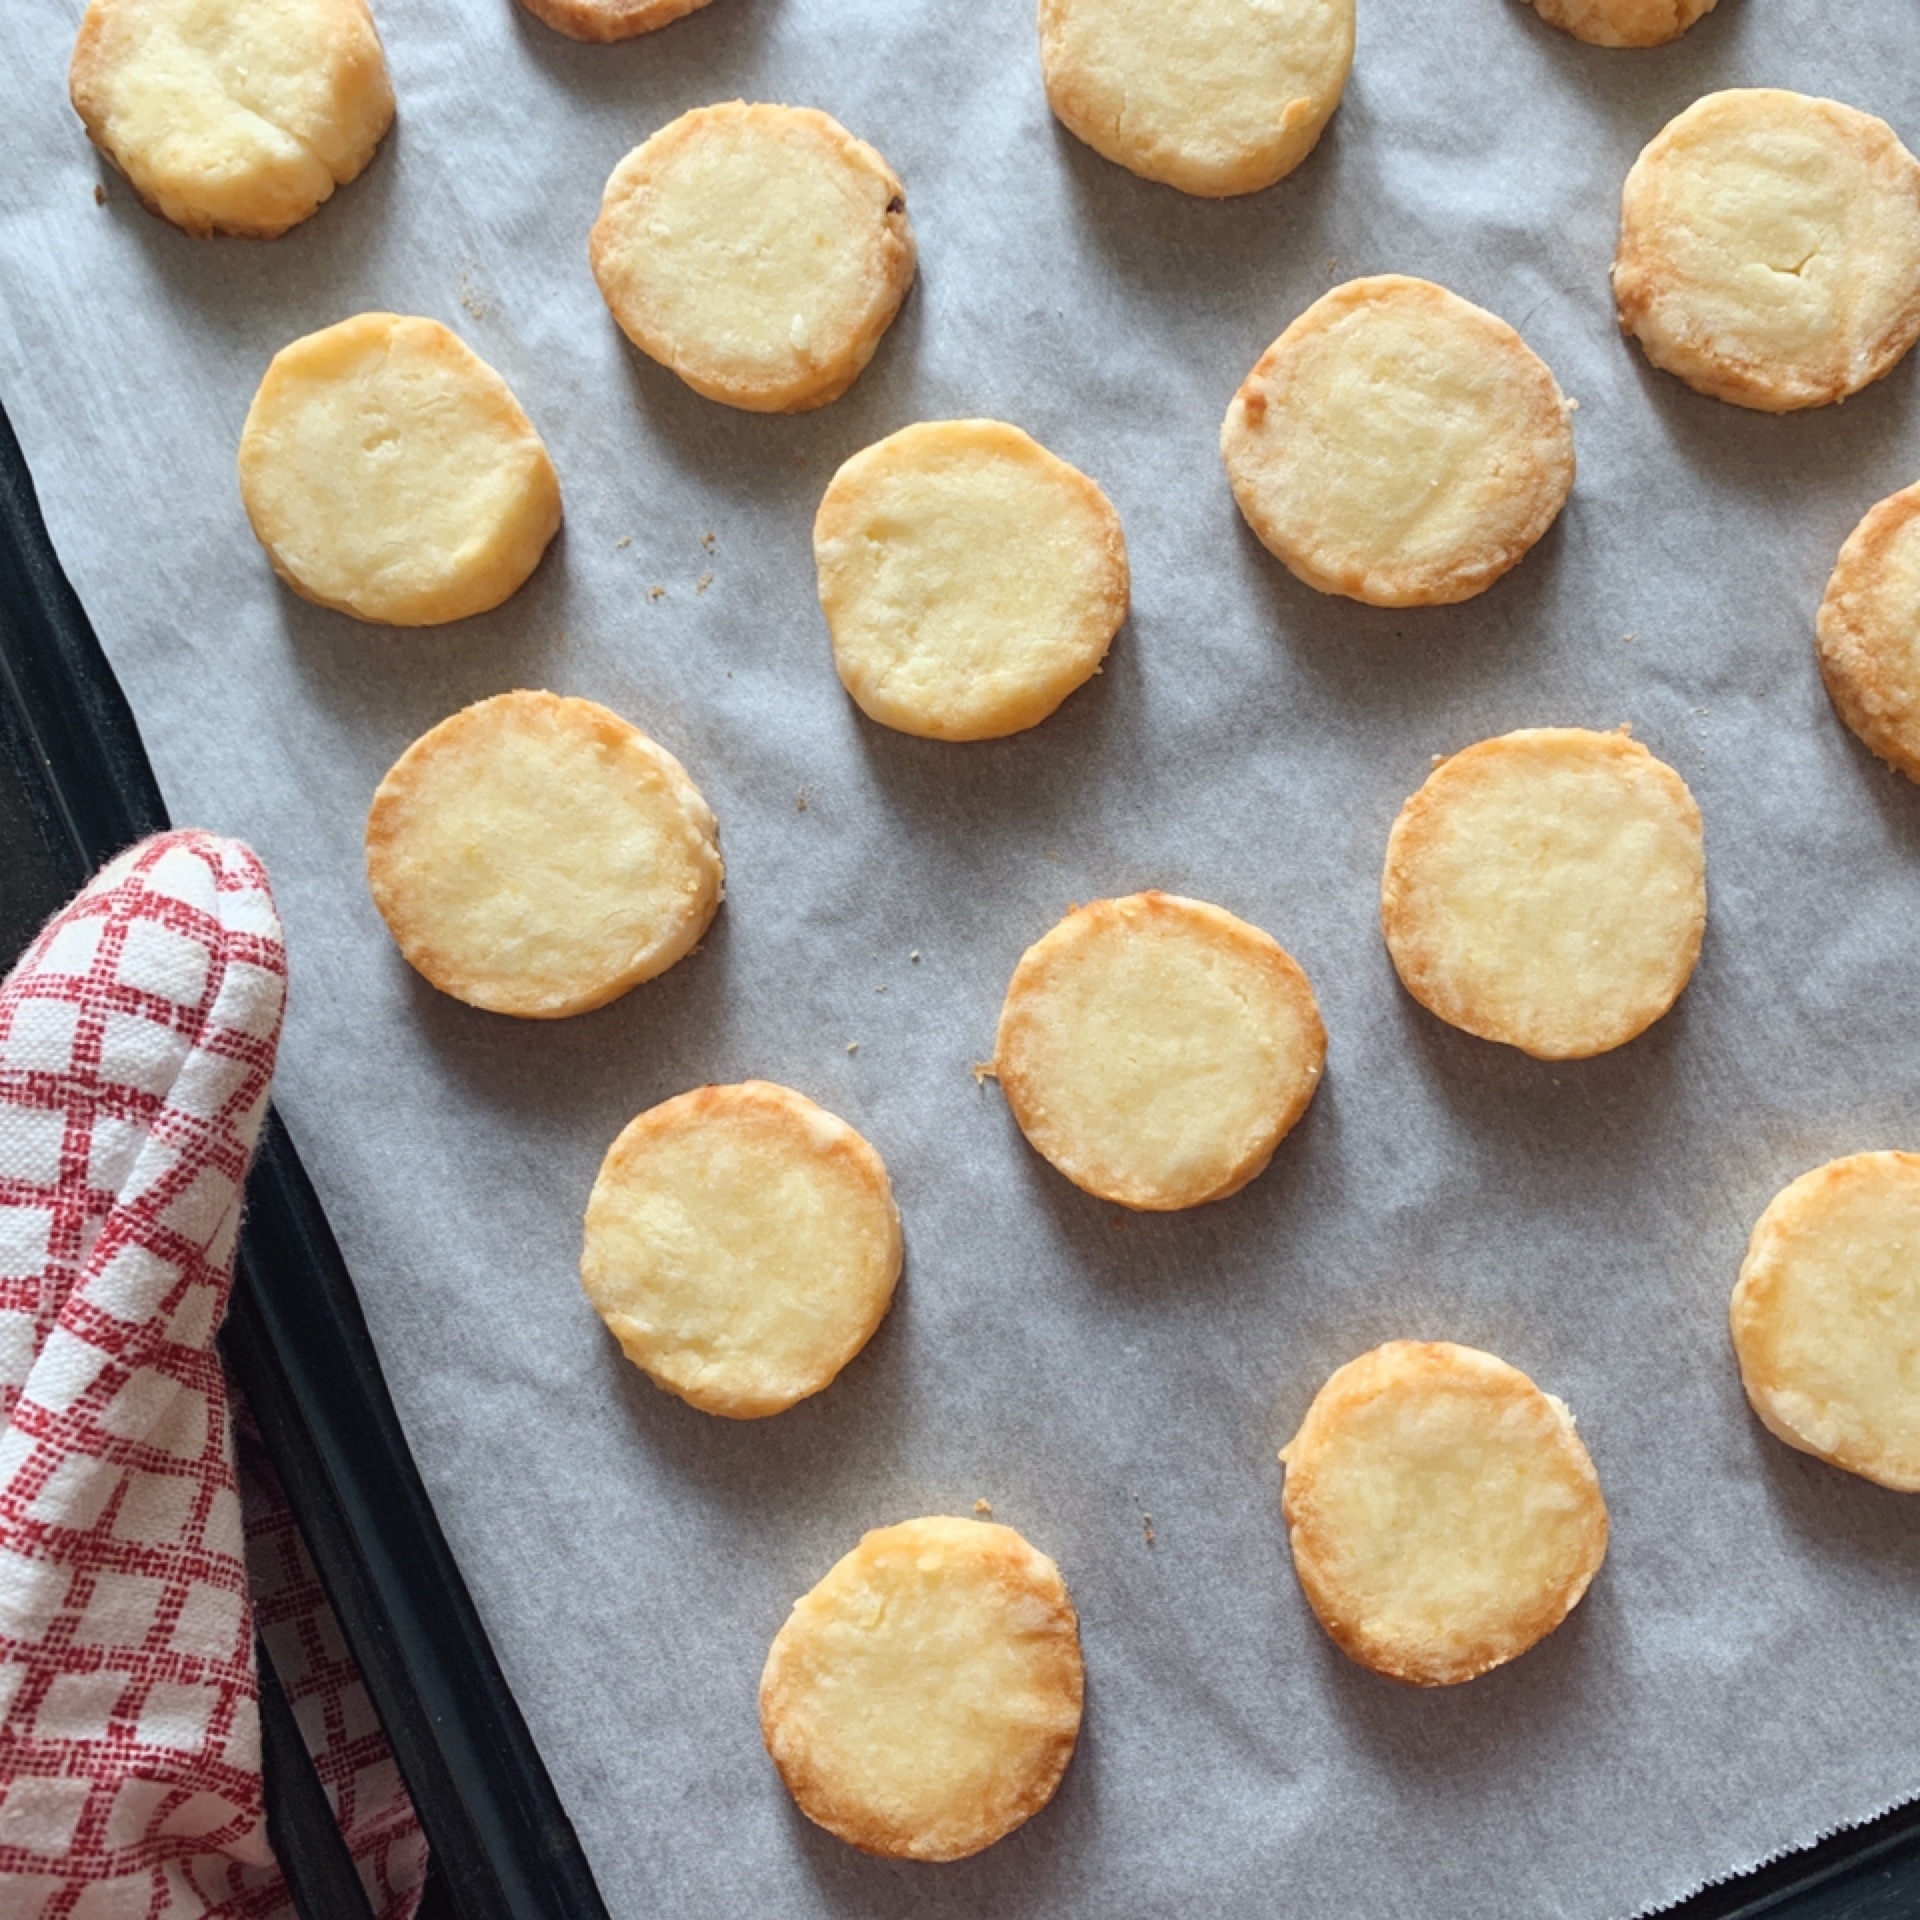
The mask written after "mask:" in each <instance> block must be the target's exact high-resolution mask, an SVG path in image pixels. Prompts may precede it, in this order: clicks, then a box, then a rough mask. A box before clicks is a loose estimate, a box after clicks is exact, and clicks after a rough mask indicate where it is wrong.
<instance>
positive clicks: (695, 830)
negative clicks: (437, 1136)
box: [367, 692, 722, 1020]
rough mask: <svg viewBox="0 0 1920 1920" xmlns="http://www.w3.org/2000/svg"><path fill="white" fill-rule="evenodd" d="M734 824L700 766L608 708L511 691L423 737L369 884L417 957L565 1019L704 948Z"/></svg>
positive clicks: (451, 987)
mask: <svg viewBox="0 0 1920 1920" xmlns="http://www.w3.org/2000/svg"><path fill="white" fill-rule="evenodd" d="M721 875H722V868H721V864H720V846H719V829H718V828H717V827H716V826H715V824H714V818H713V814H712V812H711V811H710V810H709V808H708V806H707V803H706V802H705V801H704V800H702V799H701V797H700V795H699V793H698V791H697V790H696V789H695V787H694V784H693V782H692V781H691V780H689V779H688V778H687V772H686V769H685V768H684V767H683V766H681V764H680V762H679V761H678V760H676V759H675V758H674V757H673V755H672V754H670V753H669V752H667V750H666V749H665V748H664V747H662V746H659V745H656V744H655V742H653V741H652V740H649V739H648V738H647V736H646V735H645V734H644V733H642V732H641V731H640V729H639V728H638V727H635V726H631V725H629V724H628V723H627V722H626V721H625V720H622V719H621V718H620V716H619V715H618V714H616V713H609V712H608V711H607V709H606V708H605V707H601V706H596V705H595V704H594V703H593V702H592V701H591V700H566V699H562V698H560V697H559V696H558V695H556V694H551V693H525V692H522V693H502V694H497V695H496V696H495V697H494V698H493V699H491V700H482V701H480V702H479V703H478V705H476V706H471V707H467V708H465V709H464V710H463V711H461V712H459V713H456V714H455V715H453V717H452V718H451V719H448V720H443V721H441V723H440V724H439V725H438V726H437V727H435V728H433V730H432V731H431V732H429V733H425V734H422V735H421V737H420V738H419V739H418V740H416V741H415V742H414V743H413V745H412V746H410V747H409V748H408V749H407V750H406V752H405V753H403V754H402V755H401V756H400V758H399V759H398V760H397V761H396V762H395V763H394V765H393V769H392V771H391V772H389V773H388V775H387V777H386V778H385V779H384V780H383V781H381V783H380V788H379V791H378V792H377V793H376V794H375V795H374V796H373V809H372V811H371V812H370V813H369V814H368V816H367V884H368V885H369V886H370V887H371V888H372V890H373V903H374V905H375V906H376V907H378V908H379V909H380V917H381V918H382V919H383V920H385V921H386V923H387V930H388V932H390V933H391V934H392V935H393V937H394V940H395V942H396V944H397V945H398V946H399V948H400V951H401V952H402V953H403V954H404V955H405V956H406V958H407V961H408V963H409V964H410V965H411V966H413V967H415V968H417V969H418V970H419V972H421V973H422V974H424V975H425V976H426V977H427V979H429V980H430V981H432V982H433V984H434V985H435V986H436V987H438V988H439V989H440V990H441V992H442V993H450V994H452V995H453V997H454V998H455V999H456V1000H464V1001H465V1002H466V1003H467V1004H468V1005H469V1006H472V1007H484V1008H486V1009H487V1010H488V1011H490V1012H493V1013H511V1014H516V1015H518V1016H519V1017H520V1018H522V1019H526V1020H558V1019H562V1018H564V1017H565V1016H566V1015H568V1014H573V1013H586V1012H589V1011H590V1010H591V1009H592V1008H594V1007H599V1006H604V1005H605V1004H606V1003H607V1002H608V1001H609V1000H612V999H615V998H616V997H618V996H619V995H620V994H623V993H625V992H626V991H627V989H628V988H629V987H634V986H638V985H639V984H640V982H641V981H642V980H651V979H652V978H653V977H654V975H655V974H657V973H664V972H665V971H666V970H667V968H669V967H670V966H672V965H673V963H674V962H675V961H676V960H678V959H680V958H681V957H682V956H683V955H685V954H687V953H689V952H690V951H691V950H692V949H693V947H694V945H695V943H696V942H697V941H698V940H699V938H700V936H701V935H702V934H703V933H705V932H706V930H707V924H708V922H709V921H711V920H712V918H713V916H714V913H715V911H716V909H717V908H718V907H719V905H720V889H721Z"/></svg>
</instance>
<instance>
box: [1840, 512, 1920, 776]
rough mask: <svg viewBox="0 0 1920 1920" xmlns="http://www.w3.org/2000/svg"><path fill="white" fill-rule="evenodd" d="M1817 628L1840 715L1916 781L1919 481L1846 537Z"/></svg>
mask: <svg viewBox="0 0 1920 1920" xmlns="http://www.w3.org/2000/svg"><path fill="white" fill-rule="evenodd" d="M1815 631H1816V634H1817V636H1818V643H1819V656H1820V673H1821V677H1822V678H1823V679H1824V680H1825V681H1826V683H1827V693H1828V696H1829V697H1830V698H1831V699H1832V701H1833V704H1834V708H1835V710H1836V711H1837V712H1838V713H1839V715H1840V718H1841V719H1842V720H1844V721H1845V722H1846V723H1847V725H1848V726H1850V727H1851V728H1852V729H1853V730H1854V732H1855V733H1857V734H1858V735H1859V736H1860V738H1861V740H1862V741H1864V742H1865V743H1866V745H1867V746H1868V747H1870V748H1871V749H1872V750H1873V751H1874V752H1875V753H1877V754H1878V755H1879V756H1880V758H1881V759H1882V760H1884V761H1886V763H1887V764H1888V765H1889V766H1890V767H1897V768H1898V769H1899V770H1900V771H1901V772H1902V773H1904V774H1905V775H1906V776H1907V778H1908V779H1909V780H1920V484H1917V485H1914V486H1911V487H1904V488H1902V489H1901V491H1900V492H1898V493H1896V494H1891V495H1889V496H1888V497H1887V498H1886V499H1885V500H1882V501H1881V502H1880V503H1879V505H1878V506H1876V507H1874V508H1873V509H1872V511H1871V512H1869V513H1868V515H1867V517H1866V518H1865V519H1864V520H1862V521H1861V522H1860V524H1859V525H1858V526H1857V527H1855V528H1854V530H1853V532H1852V533H1851V534H1849V535H1848V537H1847V543H1846V545H1845V546H1843V547H1842V548H1841V549H1840V560H1839V564H1838V565H1837V566H1836V567H1835V568H1834V570H1833V577H1832V579H1830V580H1829V581H1828V582H1827V591H1826V597H1825V598H1824V599H1823V600H1822V601H1821V602H1820V613H1819V617H1818V620H1817V622H1816V624H1815Z"/></svg>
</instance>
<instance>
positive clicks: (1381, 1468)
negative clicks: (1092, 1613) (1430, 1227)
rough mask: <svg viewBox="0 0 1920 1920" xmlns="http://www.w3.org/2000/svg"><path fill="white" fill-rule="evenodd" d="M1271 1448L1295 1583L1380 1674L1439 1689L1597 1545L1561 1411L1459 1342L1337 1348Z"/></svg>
mask: <svg viewBox="0 0 1920 1920" xmlns="http://www.w3.org/2000/svg"><path fill="white" fill-rule="evenodd" d="M1280 1458H1281V1460H1282V1461H1283V1462H1284V1463H1285V1464H1286V1469H1287V1477H1286V1487H1285V1491H1284V1492H1283V1494H1282V1496H1281V1502H1280V1506H1281V1513H1282V1516H1283V1518H1284V1519H1285V1521H1286V1526H1287V1541H1288V1544H1289V1545H1290V1546H1291V1547H1292V1549H1293V1569H1294V1572H1295V1573H1296V1574H1297V1575H1298V1576H1299V1579H1300V1587H1301V1591H1302V1592H1303V1593H1305V1595H1306V1596H1307V1603H1308V1605H1309V1606H1311V1607H1312V1608H1313V1611H1314V1613H1315V1614H1316V1615H1317V1616H1318V1617H1319V1621H1320V1624H1321V1625H1322V1626H1323V1627H1325V1628H1326V1630H1327V1633H1328V1634H1329V1636H1331V1638H1332V1640H1333V1642H1334V1644H1335V1645H1336V1646H1338V1647H1339V1649H1340V1651H1341V1652H1342V1653H1344V1654H1346V1655H1347V1656H1348V1658H1349V1659H1352V1660H1357V1661H1358V1662H1359V1663H1360V1664H1361V1665H1362V1666H1363V1667H1371V1668H1372V1669H1373V1671H1374V1672H1375V1673H1384V1674H1386V1675H1387V1676H1388V1677H1389V1678H1390V1679H1394V1680H1405V1681H1408V1682H1410V1683H1411V1684H1413V1685H1414V1686H1418V1687H1450V1686H1454V1685H1456V1684H1457V1683H1459V1682H1460V1681H1462V1680H1471V1679H1473V1678H1474V1677H1475V1676H1476V1675H1477V1674H1482V1673H1485V1672H1487V1671H1488V1669H1489V1668H1492V1667H1497V1666H1500V1665H1502V1664H1504V1663H1505V1662H1506V1661H1508V1660H1512V1659H1514V1658H1515V1657H1516V1656H1518V1655H1520V1654H1523V1653H1525V1652H1526V1650H1527V1649H1528V1648H1529V1647H1531V1646H1533V1645H1534V1644H1535V1643H1536V1642H1537V1641H1539V1640H1542V1639H1544V1638H1545V1637H1546V1636H1547V1635H1548V1634H1550V1633H1551V1632H1552V1631H1553V1630H1554V1628H1555V1627H1557V1626H1558V1625H1559V1624H1560V1622H1561V1621H1562V1620H1564V1619H1565V1618H1566V1617H1567V1615H1568V1614H1569V1613H1571V1612H1572V1611H1573V1609H1574V1608H1575V1607H1576V1606H1577V1605H1578V1604H1579V1602H1580V1597H1581V1595H1582V1594H1584V1593H1585V1592H1586V1590H1587V1587H1588V1585H1589V1584H1590V1583H1591V1582H1592V1579H1593V1576H1594V1575H1595V1574H1596V1573H1597V1572H1599V1570H1600V1562H1601V1561H1602V1560H1603V1559H1605V1557H1606V1552H1607V1507H1606V1502H1605V1501H1604V1500H1603V1499H1602V1498H1601V1495H1600V1480H1599V1476H1598V1475H1597V1474H1596V1473H1595V1472H1594V1470H1593V1461H1592V1460H1591V1459H1590V1458H1589V1457H1588V1454H1587V1450H1586V1448H1585V1446H1583V1445H1582V1444H1581V1441H1580V1438H1579V1436H1578V1435H1577V1434H1576V1433H1575V1432H1574V1430H1573V1416H1572V1415H1571V1414H1570V1413H1569V1412H1568V1411H1567V1410H1566V1408H1565V1407H1564V1406H1562V1405H1561V1403H1560V1402H1559V1401H1558V1400H1556V1399H1555V1398H1554V1397H1553V1395H1552V1394H1550V1393H1542V1392H1541V1391H1540V1389H1539V1388H1538V1387H1536V1386H1535V1385H1534V1384H1533V1382H1532V1381H1531V1380H1529V1379H1528V1378H1527V1376H1526V1375H1525V1374H1524V1373H1522V1372H1521V1371H1520V1370H1519V1369H1518V1368H1517V1367H1510V1366H1508V1365H1507V1363H1506V1362H1505V1361H1504V1360H1496V1359H1495V1358H1494V1357H1493V1355H1492V1354H1490V1353H1482V1352H1480V1351H1479V1350H1478V1349H1477V1348H1474V1347H1457V1346H1454V1345H1452V1344H1451V1343H1450V1342H1448V1341H1444V1340H1442V1341H1416V1340H1390V1341H1389V1342H1388V1343H1387V1344H1386V1345H1385V1346H1383V1347H1376V1348H1374V1350H1373V1351H1372V1352H1371V1353H1363V1354H1362V1355H1361V1356H1360V1358H1359V1359H1357V1360H1350V1361H1348V1362H1347V1364H1346V1365H1345V1366H1344V1367H1341V1368H1340V1369H1339V1370H1338V1371H1337V1372H1336V1373H1335V1374H1334V1375H1333V1377H1332V1378H1331V1379H1329V1380H1328V1382H1327V1384H1326V1385H1325V1386H1324V1387H1322V1388H1321V1389H1320V1391H1319V1393H1318V1394H1317V1395H1316V1396H1315V1398H1314V1402H1313V1405H1312V1406H1311V1407H1309V1408H1308V1409H1307V1417H1306V1419H1305V1420H1304V1421H1302V1422H1301V1425H1300V1431H1299V1432H1298V1433H1296V1434H1295V1435H1294V1436H1293V1438H1292V1439H1291V1440H1290V1441H1289V1442H1288V1443H1287V1445H1286V1446H1285V1447H1284V1448H1282V1449H1281V1453H1280Z"/></svg>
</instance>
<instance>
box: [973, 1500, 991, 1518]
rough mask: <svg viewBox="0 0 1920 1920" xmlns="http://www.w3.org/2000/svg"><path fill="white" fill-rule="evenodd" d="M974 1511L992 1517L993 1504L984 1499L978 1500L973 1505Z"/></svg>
mask: <svg viewBox="0 0 1920 1920" xmlns="http://www.w3.org/2000/svg"><path fill="white" fill-rule="evenodd" d="M973 1510H974V1512H975V1513H984V1514H988V1515H991V1514H992V1512H993V1502H992V1501H991V1500H988V1499H984V1498H982V1499H979V1500H976V1501H975V1502H974V1503H973Z"/></svg>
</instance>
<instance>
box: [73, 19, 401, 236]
mask: <svg viewBox="0 0 1920 1920" xmlns="http://www.w3.org/2000/svg"><path fill="white" fill-rule="evenodd" d="M68 86H69V89H70V91H71V93H72V95H73V105H74V110H75V111H76V112H77V113H78V114H79V115H80V118H81V120H82V121H83V122H84V123H85V125H86V129H87V137H88V138H89V139H90V140H92V142H93V144H94V145H95V146H96V147H98V148H99V149H100V150H101V152H102V153H104V154H105V155H106V156H107V158H108V159H109V160H111V161H112V162H113V164H114V165H115V166H116V167H118V168H119V169H120V171H121V172H122V173H124V174H125V175H126V176H127V179H128V181H129V183H130V184H131V185H132V187H133V190H134V191H135V192H136V193H137V194H139V196H140V198H141V199H142V200H143V201H145V202H146V204H147V205H148V206H149V207H151V208H152V209H153V210H154V212H156V213H158V214H160V215H161V216H162V217H163V218H165V219H167V220H171V221H172V222H173V224H174V225H175V226H176V227H180V228H182V229H183V230H184V231H186V232H188V233H191V234H198V235H200V236H202V237H204V236H206V235H208V234H214V233H236V234H245V235H248V236H250V237H251V238H254V239H258V240H271V239H272V238H273V237H274V236H275V235H276V234H281V233H285V232H286V230H287V229H288V228H289V227H291V226H293V225H295V224H296V223H298V222H299V221H302V220H304V219H305V218H306V217H307V216H308V214H310V213H312V212H313V211H314V209H315V208H316V207H318V206H319V205H320V203H321V201H323V200H325V199H326V198H327V197H328V196H329V195H330V194H331V193H332V192H333V190H334V188H335V187H337V186H345V185H346V183H347V182H348V181H349V180H352V179H353V178H355V177H356V176H357V175H358V174H359V172H360V170H361V168H363V167H364V166H365V165H366V164H367V162H368V161H369V160H371V159H372V158H373V151H374V148H375V147H377V146H378V145H379V144H380V136H381V135H382V134H383V133H385V132H386V130H387V128H388V126H389V125H391V124H392V121H393V88H392V86H391V84H390V83H389V82H388V79H387V60H386V55H385V54H384V53H383V52H382V51H381V47H380V36H379V35H378V34H377V33H376V32H375V31H374V26H373V16H372V15H371V14H370V13H368V11H367V8H366V0H92V4H91V5H90V6H89V7H88V8H87V12H86V17H85V18H84V19H83V20H82V21H81V23H80V37H79V39H78V40H77V41H76V42H75V44H74V49H73V66H72V69H71V71H70V72H69V75H68Z"/></svg>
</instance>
